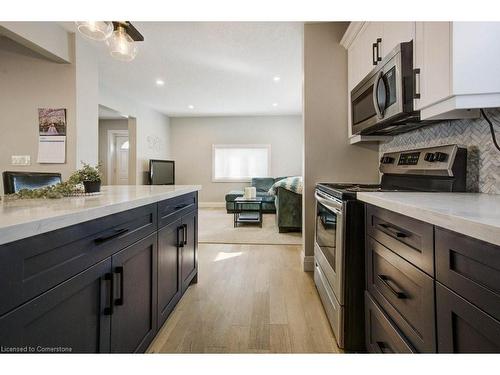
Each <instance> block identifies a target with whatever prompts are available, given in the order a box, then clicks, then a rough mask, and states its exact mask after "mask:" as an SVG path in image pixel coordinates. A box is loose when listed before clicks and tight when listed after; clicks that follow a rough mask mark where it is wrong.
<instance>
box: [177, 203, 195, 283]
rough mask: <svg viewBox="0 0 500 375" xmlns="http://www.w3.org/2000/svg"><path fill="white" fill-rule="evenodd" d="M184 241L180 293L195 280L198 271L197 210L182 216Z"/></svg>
mask: <svg viewBox="0 0 500 375" xmlns="http://www.w3.org/2000/svg"><path fill="white" fill-rule="evenodd" d="M182 224H183V227H184V242H183V247H182V248H181V250H182V258H181V259H182V261H181V275H182V293H184V292H185V291H186V289H187V288H188V286H189V284H190V283H191V281H193V280H194V282H196V281H197V272H198V256H197V251H198V211H193V212H191V213H189V214H187V215H186V216H184V217H183V218H182Z"/></svg>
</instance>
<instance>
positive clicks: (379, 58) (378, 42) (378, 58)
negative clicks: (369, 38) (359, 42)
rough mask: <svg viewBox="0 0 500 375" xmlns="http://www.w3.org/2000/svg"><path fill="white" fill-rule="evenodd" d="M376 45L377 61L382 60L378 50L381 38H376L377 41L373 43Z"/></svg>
mask: <svg viewBox="0 0 500 375" xmlns="http://www.w3.org/2000/svg"><path fill="white" fill-rule="evenodd" d="M375 44H376V45H377V62H378V61H382V55H381V53H380V50H381V49H382V45H381V44H382V38H377V43H375Z"/></svg>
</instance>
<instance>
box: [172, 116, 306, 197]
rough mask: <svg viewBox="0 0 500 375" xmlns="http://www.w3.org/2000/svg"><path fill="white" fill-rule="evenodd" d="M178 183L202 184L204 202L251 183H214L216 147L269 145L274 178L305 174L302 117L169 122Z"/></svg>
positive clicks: (195, 118) (209, 118)
mask: <svg viewBox="0 0 500 375" xmlns="http://www.w3.org/2000/svg"><path fill="white" fill-rule="evenodd" d="M170 132H171V134H170V135H171V149H172V156H173V159H174V160H175V163H176V164H175V172H176V184H200V185H202V186H203V189H202V190H201V192H200V195H199V197H200V201H201V202H223V201H224V196H225V194H226V193H227V192H228V191H229V190H241V189H242V188H243V186H249V184H248V183H241V182H234V183H228V182H212V145H213V144H270V145H271V159H272V160H271V173H272V175H273V176H284V175H301V173H302V143H303V138H302V118H301V116H241V117H182V118H175V117H173V118H171V119H170Z"/></svg>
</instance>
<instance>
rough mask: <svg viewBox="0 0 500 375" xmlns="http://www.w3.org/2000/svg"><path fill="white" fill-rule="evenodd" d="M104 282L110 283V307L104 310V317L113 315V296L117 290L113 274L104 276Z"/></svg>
mask: <svg viewBox="0 0 500 375" xmlns="http://www.w3.org/2000/svg"><path fill="white" fill-rule="evenodd" d="M104 280H105V281H109V289H108V292H109V294H108V304H109V305H108V306H106V307H105V308H104V315H113V294H114V290H115V285H114V278H113V274H112V273H107V274H105V275H104Z"/></svg>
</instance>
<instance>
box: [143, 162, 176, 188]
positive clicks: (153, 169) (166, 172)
mask: <svg viewBox="0 0 500 375" xmlns="http://www.w3.org/2000/svg"><path fill="white" fill-rule="evenodd" d="M149 183H150V184H151V185H175V162H174V161H173V160H156V159H151V160H150V161H149Z"/></svg>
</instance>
